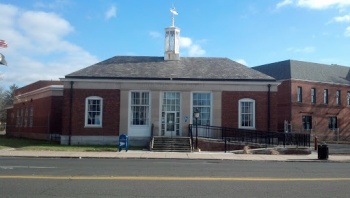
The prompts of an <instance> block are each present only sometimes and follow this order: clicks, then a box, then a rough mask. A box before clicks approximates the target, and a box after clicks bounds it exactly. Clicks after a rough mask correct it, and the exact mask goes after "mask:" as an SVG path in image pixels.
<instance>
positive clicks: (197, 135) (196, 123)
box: [196, 118, 198, 150]
mask: <svg viewBox="0 0 350 198" xmlns="http://www.w3.org/2000/svg"><path fill="white" fill-rule="evenodd" d="M197 120H198V118H196V150H197V149H198V122H197Z"/></svg>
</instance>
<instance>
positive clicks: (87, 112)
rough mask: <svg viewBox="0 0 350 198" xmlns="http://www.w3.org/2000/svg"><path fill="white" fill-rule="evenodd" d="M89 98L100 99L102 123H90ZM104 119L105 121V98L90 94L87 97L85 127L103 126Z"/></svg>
mask: <svg viewBox="0 0 350 198" xmlns="http://www.w3.org/2000/svg"><path fill="white" fill-rule="evenodd" d="M89 100H99V101H100V106H101V107H100V123H98V124H88V116H89V111H88V106H89ZM102 121H103V99H102V98H101V97H99V96H89V97H87V98H85V127H102Z"/></svg>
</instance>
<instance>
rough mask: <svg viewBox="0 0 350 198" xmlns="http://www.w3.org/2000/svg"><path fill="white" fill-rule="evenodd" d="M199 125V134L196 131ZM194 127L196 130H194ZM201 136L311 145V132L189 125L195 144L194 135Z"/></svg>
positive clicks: (272, 143)
mask: <svg viewBox="0 0 350 198" xmlns="http://www.w3.org/2000/svg"><path fill="white" fill-rule="evenodd" d="M196 127H198V134H195V133H196V130H195V129H196ZM192 129H194V130H192ZM195 135H198V137H201V138H210V139H221V140H224V141H225V144H226V141H229V142H246V143H256V144H264V145H284V146H286V145H297V146H308V147H310V133H284V132H271V131H258V130H248V129H237V128H227V127H217V126H202V125H198V126H196V125H193V124H190V125H189V137H191V142H192V146H193V136H195Z"/></svg>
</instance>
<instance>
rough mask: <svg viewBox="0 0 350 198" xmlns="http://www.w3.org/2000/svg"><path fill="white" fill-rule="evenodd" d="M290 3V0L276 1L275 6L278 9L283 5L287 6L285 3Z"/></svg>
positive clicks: (291, 2)
mask: <svg viewBox="0 0 350 198" xmlns="http://www.w3.org/2000/svg"><path fill="white" fill-rule="evenodd" d="M290 4H293V1H292V0H284V1H282V2H279V3H277V5H276V8H277V9H279V8H281V7H284V6H287V5H290Z"/></svg>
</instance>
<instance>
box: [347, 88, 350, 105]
mask: <svg viewBox="0 0 350 198" xmlns="http://www.w3.org/2000/svg"><path fill="white" fill-rule="evenodd" d="M347 99H348V106H350V91H348V98H347Z"/></svg>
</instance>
